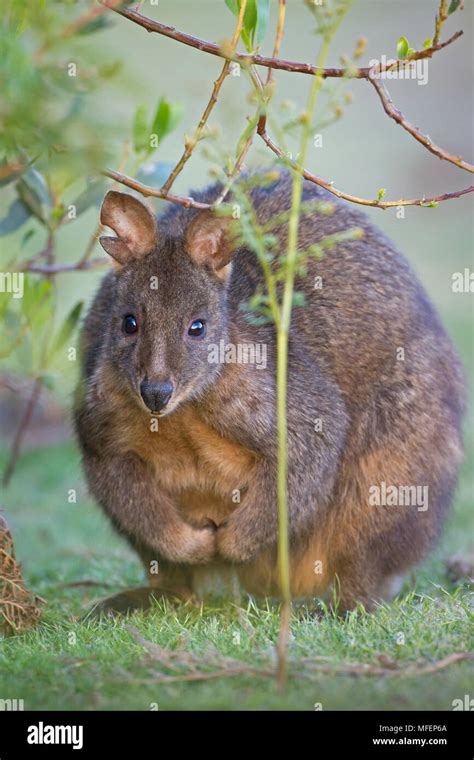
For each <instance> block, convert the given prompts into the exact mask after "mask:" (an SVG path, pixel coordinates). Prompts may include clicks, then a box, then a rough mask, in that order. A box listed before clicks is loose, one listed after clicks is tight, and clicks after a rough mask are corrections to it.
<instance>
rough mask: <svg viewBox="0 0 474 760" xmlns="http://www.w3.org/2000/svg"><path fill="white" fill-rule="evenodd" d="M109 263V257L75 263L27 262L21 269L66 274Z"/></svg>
mask: <svg viewBox="0 0 474 760" xmlns="http://www.w3.org/2000/svg"><path fill="white" fill-rule="evenodd" d="M106 264H107V259H106V258H103V259H90V260H87V261H83V260H80V261H76V262H75V263H74V264H25V266H24V267H22V269H21V270H20V271H22V272H35V273H36V274H46V275H53V274H64V273H66V272H84V271H86V270H90V269H97V268H98V267H103V266H105V265H106Z"/></svg>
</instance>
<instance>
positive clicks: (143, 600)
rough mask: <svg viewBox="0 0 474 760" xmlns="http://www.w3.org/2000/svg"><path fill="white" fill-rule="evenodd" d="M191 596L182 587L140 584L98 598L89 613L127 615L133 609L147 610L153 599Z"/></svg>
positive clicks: (189, 597) (186, 599) (188, 597)
mask: <svg viewBox="0 0 474 760" xmlns="http://www.w3.org/2000/svg"><path fill="white" fill-rule="evenodd" d="M192 597H193V595H192V593H191V591H189V589H186V588H184V587H183V588H174V589H164V588H153V587H152V586H141V587H139V588H131V589H127V590H126V591H120V592H119V593H118V594H113V595H112V596H108V597H107V598H106V599H101V600H99V601H98V602H97V603H96V604H94V606H93V607H92V609H91V610H90V612H89V614H90V615H93V616H100V615H109V616H112V615H127V614H129V613H130V612H134V611H135V610H148V609H149V608H150V607H152V606H153V603H154V602H155V601H159V600H160V599H175V600H176V599H180V600H181V601H188V600H189V599H191V598H192Z"/></svg>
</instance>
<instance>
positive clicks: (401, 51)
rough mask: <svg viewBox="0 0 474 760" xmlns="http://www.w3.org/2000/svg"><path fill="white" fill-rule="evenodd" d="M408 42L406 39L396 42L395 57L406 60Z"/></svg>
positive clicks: (401, 38)
mask: <svg viewBox="0 0 474 760" xmlns="http://www.w3.org/2000/svg"><path fill="white" fill-rule="evenodd" d="M409 47H410V46H409V44H408V40H407V38H406V37H400V39H399V40H398V42H397V56H398V57H399V58H406V57H407V53H408V48H409Z"/></svg>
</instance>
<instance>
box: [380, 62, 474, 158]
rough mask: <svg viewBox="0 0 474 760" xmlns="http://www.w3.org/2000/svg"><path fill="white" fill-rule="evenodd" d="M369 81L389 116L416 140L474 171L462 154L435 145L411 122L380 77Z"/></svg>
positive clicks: (438, 154)
mask: <svg viewBox="0 0 474 760" xmlns="http://www.w3.org/2000/svg"><path fill="white" fill-rule="evenodd" d="M368 81H369V82H370V84H371V85H372V86H373V87H374V89H375V91H376V93H377V95H378V96H379V98H380V100H381V102H382V105H383V108H384V111H385V113H386V114H387V116H390V118H391V119H393V120H394V121H396V122H397V124H399V125H400V126H401V127H403V129H404V130H406V132H408V133H409V134H410V135H412V136H413V137H414V138H415V140H418V142H419V143H421V144H422V145H424V146H425V148H426V149H427V150H429V151H430V152H431V153H433V154H434V155H435V156H437V157H438V158H441V159H442V160H443V161H449V162H450V163H452V164H454V165H455V166H457V167H459V169H465V170H466V171H468V172H474V166H473V165H472V164H469V163H468V162H467V161H463V159H462V158H461V156H455V155H453V154H452V153H448V151H446V150H444V149H443V148H440V147H439V146H438V145H435V143H434V142H432V140H431V139H430V138H429V137H428V135H423V134H422V133H421V132H420V130H419V129H417V127H415V126H414V125H413V124H411V123H410V122H409V121H408V119H407V118H406V117H405V116H404V115H403V114H402V112H401V111H399V109H398V108H396V107H395V106H394V104H393V101H392V99H391V97H390V95H389V93H388V92H387V89H386V88H385V87H384V85H383V83H382V82H381V81H380V79H376V78H374V77H369V79H368Z"/></svg>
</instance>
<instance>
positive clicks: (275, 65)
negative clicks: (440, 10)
mask: <svg viewBox="0 0 474 760" xmlns="http://www.w3.org/2000/svg"><path fill="white" fill-rule="evenodd" d="M111 10H113V11H114V12H115V13H118V14H119V15H120V16H123V17H124V18H127V19H128V20H129V21H132V22H133V23H134V24H137V25H138V26H141V27H142V28H143V29H146V30H147V31H148V32H156V33H157V34H160V35H162V36H164V37H168V38H169V39H172V40H176V42H181V43H182V44H183V45H188V46H189V47H193V48H195V49H196V50H201V51H202V52H204V53H209V54H210V55H215V56H217V57H219V58H226V59H228V58H229V51H227V50H226V49H223V48H222V47H221V46H220V45H217V44H216V43H215V42H208V41H207V40H203V39H201V38H199V37H194V36H193V35H192V34H187V33H186V32H181V31H179V30H178V29H175V28H174V27H173V26H168V25H167V24H162V23H161V22H160V21H155V19H151V18H148V17H147V16H144V15H143V14H141V13H139V12H138V11H134V10H132V9H130V8H112V7H111ZM461 35H462V31H458V32H455V33H454V34H453V35H452V36H451V37H450V38H449V39H448V40H446V41H445V42H441V43H440V42H438V43H437V44H436V45H432V46H431V47H430V48H427V49H426V50H420V51H417V52H416V53H414V54H413V55H412V56H410V57H409V58H406V59H405V60H403V61H396V62H395V63H393V64H387V65H385V66H380V67H379V68H378V71H381V72H382V71H393V70H395V69H398V68H403V66H404V65H406V63H407V62H409V61H417V60H420V59H421V58H431V56H432V55H433V54H434V53H436V52H438V50H442V49H443V48H445V47H447V46H448V45H450V44H451V43H452V42H454V41H455V40H457V39H458V38H459V37H461ZM232 60H234V61H237V62H239V63H240V64H241V65H242V66H251V65H255V66H264V67H265V68H270V69H278V70H280V71H290V72H296V73H299V74H312V75H314V74H316V75H317V76H320V77H323V79H327V78H333V77H334V78H338V77H348V78H351V79H368V78H369V76H370V72H371V71H373V69H371V68H370V67H368V66H365V67H362V68H353V69H352V68H320V67H318V66H313V65H312V64H310V63H303V62H301V61H287V60H284V59H282V58H271V57H268V56H264V55H259V54H252V53H239V52H237V51H235V52H234V55H233V56H232Z"/></svg>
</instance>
